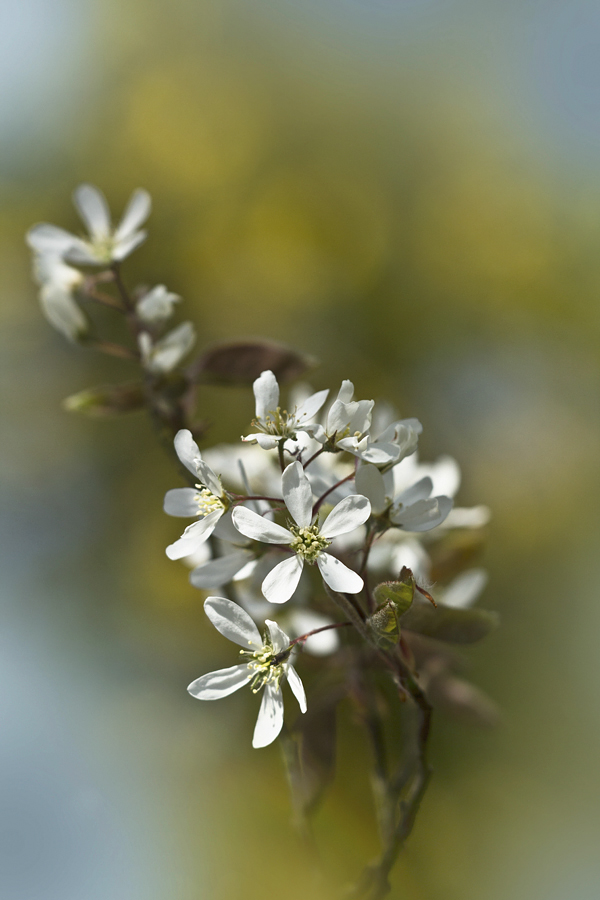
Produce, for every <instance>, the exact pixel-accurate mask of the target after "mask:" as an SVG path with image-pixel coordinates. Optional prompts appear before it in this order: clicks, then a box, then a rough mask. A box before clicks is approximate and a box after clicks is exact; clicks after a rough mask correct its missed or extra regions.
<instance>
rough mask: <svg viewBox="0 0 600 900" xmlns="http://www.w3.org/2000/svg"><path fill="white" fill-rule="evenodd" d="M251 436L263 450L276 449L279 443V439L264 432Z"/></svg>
mask: <svg viewBox="0 0 600 900" xmlns="http://www.w3.org/2000/svg"><path fill="white" fill-rule="evenodd" d="M249 437H250V438H251V439H252V440H255V441H256V443H257V444H258V446H259V447H261V448H262V449H263V450H274V449H275V447H276V446H277V444H278V443H279V441H276V440H275V438H274V437H272V436H271V435H270V434H262V432H261V433H259V434H251V435H250V436H249ZM245 440H248V438H245Z"/></svg>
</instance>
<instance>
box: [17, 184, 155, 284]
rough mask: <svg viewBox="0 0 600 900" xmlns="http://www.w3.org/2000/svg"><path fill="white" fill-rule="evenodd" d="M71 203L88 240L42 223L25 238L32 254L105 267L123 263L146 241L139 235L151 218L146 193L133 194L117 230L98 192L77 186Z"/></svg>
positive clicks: (141, 234) (92, 188)
mask: <svg viewBox="0 0 600 900" xmlns="http://www.w3.org/2000/svg"><path fill="white" fill-rule="evenodd" d="M73 202H74V204H75V207H76V208H77V211H78V213H79V215H80V216H81V218H82V219H83V221H84V223H85V225H86V226H87V229H88V233H89V234H88V238H87V239H84V238H80V237H77V235H74V234H71V233H70V232H68V231H65V230H64V229H63V228H58V227H57V226H56V225H49V224H47V223H45V222H44V223H41V224H39V225H34V226H33V228H31V229H30V230H29V232H28V234H27V241H28V243H29V245H30V246H31V247H33V249H34V250H36V251H37V252H39V253H53V254H55V255H57V256H60V257H61V258H62V259H65V260H67V261H68V262H72V263H75V264H76V265H86V266H105V265H110V263H114V262H120V261H121V260H123V259H125V257H127V256H129V254H130V253H132V252H133V251H134V250H135V249H136V247H138V246H139V245H140V244H141V243H142V241H144V240H145V239H146V232H145V231H140V226H141V225H142V224H143V223H144V222H145V221H146V219H147V218H148V216H149V215H150V207H151V200H150V195H149V194H148V193H147V191H143V190H139V189H138V190H137V191H134V192H133V194H132V195H131V199H130V200H129V203H128V204H127V208H126V209H125V212H124V213H123V218H122V219H121V221H120V223H119V225H117V227H116V228H113V225H112V223H111V218H110V210H109V208H108V204H107V202H106V198H105V197H104V194H103V193H102V192H101V191H99V190H98V188H96V187H93V186H92V185H90V184H80V185H79V187H78V188H77V189H76V190H75V192H74V194H73Z"/></svg>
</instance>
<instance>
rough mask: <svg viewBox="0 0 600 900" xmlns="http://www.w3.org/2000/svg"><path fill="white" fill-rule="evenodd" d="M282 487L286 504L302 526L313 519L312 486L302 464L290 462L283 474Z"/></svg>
mask: <svg viewBox="0 0 600 900" xmlns="http://www.w3.org/2000/svg"><path fill="white" fill-rule="evenodd" d="M281 489H282V492H283V499H284V500H285V505H286V506H287V508H288V509H289V511H290V512H291V514H292V516H293V517H294V519H295V521H296V523H297V524H298V525H299V526H300V528H305V527H306V526H307V525H310V523H311V521H312V502H313V501H312V488H311V486H310V481H309V480H308V478H307V477H306V475H305V474H304V469H303V468H302V464H301V463H299V462H293V463H290V464H289V466H287V468H286V469H285V471H284V473H283V475H282V476H281Z"/></svg>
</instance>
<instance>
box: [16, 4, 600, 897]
mask: <svg viewBox="0 0 600 900" xmlns="http://www.w3.org/2000/svg"><path fill="white" fill-rule="evenodd" d="M0 22H1V24H2V27H1V28H0V49H1V52H0V73H1V81H2V85H3V89H2V94H1V96H0V117H1V119H2V129H1V132H0V160H1V161H0V194H1V197H2V205H1V211H0V231H1V235H2V241H1V247H0V261H1V267H0V271H1V273H2V274H1V281H2V291H1V301H0V325H1V327H0V344H1V350H2V352H1V366H2V375H3V377H2V379H1V382H0V393H1V398H2V406H3V411H2V421H3V427H2V443H3V452H2V463H1V469H0V473H1V477H2V487H1V496H2V540H1V542H0V553H1V556H2V566H1V568H0V573H1V574H0V585H1V602H2V616H1V620H2V625H1V627H0V644H1V648H2V649H1V652H0V675H1V684H2V690H1V691H0V708H1V715H0V722H1V726H0V761H1V765H0V808H1V809H2V814H1V821H0V835H1V840H0V897H2V898H6V900H59V898H60V900H105V898H107V897H110V898H111V900H163V898H166V897H168V898H169V900H199V898H202V900H238V898H239V897H242V896H243V897H247V898H249V900H254V898H259V897H261V898H262V897H264V896H265V893H267V892H268V893H276V894H279V893H281V894H284V895H285V896H286V897H288V898H290V900H297V898H304V897H305V896H313V897H317V898H320V897H323V898H329V897H331V895H332V894H331V890H330V889H328V888H323V887H322V888H319V887H316V886H315V885H314V884H313V883H312V881H311V878H310V876H309V875H308V864H307V860H306V858H305V856H304V851H303V850H302V847H301V845H300V843H299V841H298V839H297V837H296V835H295V834H294V832H293V830H292V829H291V827H290V813H289V808H288V798H287V787H286V783H285V778H284V774H283V771H282V766H281V760H280V757H279V752H278V748H277V746H272V747H269V748H268V749H266V750H264V751H260V752H258V751H252V750H251V747H250V737H251V731H252V727H253V720H254V716H255V712H256V711H255V709H254V707H253V706H252V704H251V703H249V702H248V698H247V696H244V697H238V696H236V697H232V698H230V700H228V701H227V702H224V703H223V704H206V705H204V704H200V703H197V702H196V701H193V700H192V699H191V698H190V697H189V696H188V695H187V693H186V691H185V687H186V685H187V684H188V682H189V681H191V680H192V679H193V678H196V677H197V676H198V675H200V674H202V673H203V672H205V671H209V670H210V669H212V668H218V667H221V666H223V665H228V664H229V663H228V662H227V659H228V657H227V652H228V647H227V646H225V642H224V641H223V640H222V639H221V638H220V637H219V636H218V635H216V636H215V634H214V633H211V632H212V629H210V630H209V627H208V626H207V623H206V620H205V617H204V614H203V612H202V608H201V595H200V594H199V593H198V591H196V590H194V589H193V588H192V587H191V586H190V585H189V584H188V582H187V573H186V570H185V568H184V567H183V566H181V565H179V564H176V563H172V562H169V560H167V558H166V557H165V556H164V546H165V545H166V544H167V543H168V542H170V541H172V540H173V539H174V538H175V537H176V536H177V535H178V534H179V531H178V525H179V523H177V522H174V521H173V520H172V519H168V518H167V517H166V516H164V515H163V514H162V511H161V505H162V496H163V492H164V490H165V489H167V488H169V487H174V486H177V485H178V484H179V483H180V482H179V476H178V475H177V473H176V472H175V471H174V470H172V469H171V467H170V463H169V461H168V460H167V459H166V457H164V458H163V456H162V455H161V451H160V450H159V449H158V448H157V446H156V444H155V443H154V439H153V435H152V433H151V429H150V427H149V425H148V424H147V422H146V421H145V420H144V418H143V417H141V416H132V417H131V418H127V419H123V420H119V421H93V420H87V419H84V418H77V417H75V416H70V415H68V414H67V413H65V412H63V411H62V410H61V408H60V401H61V400H62V398H63V397H65V396H66V395H67V394H71V393H73V392H75V391H77V390H80V389H82V388H84V387H88V386H90V385H94V384H98V383H102V382H106V381H109V382H110V381H118V380H121V379H123V380H126V379H127V378H128V377H131V375H132V372H131V370H130V369H129V367H128V364H127V363H125V362H121V361H119V360H111V359H97V358H96V357H95V356H93V355H92V354H89V353H86V352H85V351H83V350H80V349H77V348H73V347H71V346H69V345H67V343H66V341H64V340H63V339H62V337H61V336H60V335H59V334H57V333H55V332H54V331H53V330H52V329H51V328H50V326H49V325H48V324H47V323H46V322H45V321H44V320H43V318H42V316H41V315H40V312H39V308H38V305H37V300H36V290H35V288H34V286H33V285H32V283H31V281H30V271H29V267H30V263H29V257H28V253H27V250H26V248H25V246H24V242H23V235H24V233H25V231H26V229H27V228H28V227H29V226H30V225H31V224H32V223H34V222H36V221H40V220H45V221H50V222H55V223H57V224H60V225H62V226H64V227H66V228H69V229H73V228H75V230H78V228H79V224H78V222H77V218H76V214H75V212H74V210H73V208H72V206H71V202H70V194H71V191H72V189H73V187H74V186H75V185H77V184H78V183H79V182H81V181H84V180H85V181H89V182H91V183H93V184H96V185H98V186H100V187H101V188H102V189H103V190H104V191H105V193H106V195H107V197H108V198H109V201H110V203H111V206H112V208H113V210H114V212H115V215H118V214H120V210H121V209H122V208H123V205H124V203H125V202H126V199H127V197H128V196H129V194H130V192H131V191H132V189H133V188H135V187H138V186H143V187H145V188H147V189H148V190H149V191H150V193H151V194H152V196H153V198H154V212H153V215H152V218H151V222H150V226H151V231H150V238H149V240H148V242H147V243H146V244H145V245H144V246H143V247H142V249H141V250H140V251H138V252H137V253H136V254H135V255H134V257H133V258H132V259H131V260H130V261H129V262H128V263H127V265H126V267H125V276H126V278H127V280H128V282H129V283H130V284H134V283H135V282H136V281H143V282H146V283H149V284H154V283H166V284H167V286H168V287H169V289H170V290H173V291H176V292H177V293H179V294H181V295H182V296H183V297H184V300H185V308H184V310H183V312H182V316H185V317H186V318H187V317H189V318H192V319H193V320H194V321H195V323H196V325H197V327H198V331H199V334H200V346H202V345H203V344H205V343H207V342H209V341H212V340H216V339H224V338H230V337H248V336H265V337H270V338H273V339H276V340H281V341H284V342H287V343H289V344H291V345H293V346H295V347H297V348H298V349H301V350H304V351H306V352H308V353H310V354H313V355H314V356H316V357H317V358H318V359H319V360H320V362H321V365H320V367H319V368H318V369H316V370H315V371H314V372H313V373H311V381H312V384H313V386H314V388H315V389H320V388H323V387H326V386H330V387H332V388H336V387H337V385H338V384H339V382H340V380H341V379H342V378H351V379H352V380H353V381H354V382H355V384H356V388H357V394H358V396H360V397H374V398H376V399H377V398H386V399H389V400H390V401H392V402H393V403H394V404H395V405H396V406H397V408H398V410H399V412H400V413H401V414H402V415H405V416H417V417H418V418H419V419H421V421H422V422H423V425H424V434H423V438H422V441H421V455H422V458H423V459H432V458H435V457H436V456H437V455H439V454H440V453H451V454H453V455H454V456H455V457H456V458H457V459H458V461H459V462H460V465H461V467H462V469H463V473H464V478H463V485H462V488H461V493H460V494H459V500H460V502H461V504H462V505H471V504H475V503H486V504H488V505H489V506H490V507H491V509H492V511H493V522H492V525H491V527H490V541H489V548H488V550H487V552H486V556H485V560H484V564H485V565H486V566H487V567H488V568H489V570H490V575H491V577H490V583H489V586H488V588H487V590H486V593H485V595H484V597H483V599H482V601H481V605H482V606H484V607H486V608H491V609H497V610H499V611H500V613H501V616H502V628H501V629H500V630H499V631H498V632H497V633H496V634H495V635H493V636H492V637H490V638H488V639H487V640H486V642H484V643H483V644H482V645H481V646H478V647H477V648H474V649H473V651H472V652H471V653H470V659H471V663H472V666H471V677H472V679H473V680H474V681H475V682H476V683H478V684H479V685H480V686H481V687H483V688H484V689H485V690H486V691H487V692H488V693H489V694H491V695H492V696H493V697H494V698H495V700H496V701H497V702H498V703H499V704H500V706H501V707H502V709H503V716H504V720H503V723H502V725H501V726H500V727H499V728H498V729H497V730H495V731H492V732H488V731H476V730H473V729H467V728H463V727H459V726H457V725H454V724H453V723H451V722H450V721H448V720H446V719H444V718H443V717H442V716H438V717H437V718H436V722H435V726H434V734H433V742H432V757H433V763H434V767H435V776H434V779H433V782H432V786H431V788H430V790H429V793H428V795H427V797H426V800H425V802H424V805H423V808H422V811H421V814H420V817H419V819H418V821H417V826H416V828H415V832H414V834H413V837H412V838H411V840H410V843H409V846H408V849H407V851H406V853H405V855H404V857H403V859H402V863H401V864H400V866H399V867H398V870H397V873H396V875H395V878H394V885H395V887H394V893H393V895H392V896H394V897H398V898H400V897H401V898H406V900H481V898H486V900H505V898H506V897H511V898H514V900H538V898H539V900H542V898H543V900H564V898H566V897H568V898H569V900H595V898H597V897H598V895H599V894H600V858H599V857H598V852H597V851H598V844H599V840H600V816H598V802H599V800H600V776H599V775H598V766H597V760H598V754H599V752H600V654H599V653H598V649H597V648H598V632H599V630H600V603H599V601H598V583H599V581H600V564H599V554H598V524H599V523H598V518H599V514H598V509H599V501H600V479H599V477H598V459H599V451H600V423H599V417H598V411H599V409H600V403H599V401H600V253H599V249H600V177H599V171H600V7H599V6H598V4H597V3H594V2H593V0H571V2H570V3H568V4H565V3H561V2H558V0H519V2H516V0H506V2H504V3H502V4H498V3H493V2H491V0H484V2H481V0H480V2H475V0H445V2H440V0H253V2H252V3H247V2H242V0H220V2H218V3H216V2H211V0H193V2H192V0H145V2H141V0H119V2H116V0H19V2H17V0H3V2H2V3H1V4H0ZM200 403H201V412H202V414H203V415H204V416H205V417H206V418H207V419H208V420H209V421H210V422H211V423H212V426H211V431H210V433H209V440H210V441H211V442H217V441H223V440H236V439H237V437H238V436H239V434H240V433H242V432H243V431H246V430H247V427H248V423H249V420H250V418H251V416H252V413H253V401H252V396H251V393H250V391H248V390H245V389H226V388H204V389H202V391H201V393H200ZM342 729H343V730H344V734H343V737H342V741H341V745H340V768H339V777H338V779H337V781H336V782H335V784H334V786H333V789H332V791H331V792H330V794H329V796H328V798H327V800H326V801H325V803H324V805H323V807H322V809H321V811H320V813H319V815H318V817H317V821H316V834H317V839H318V841H319V843H320V845H321V847H322V855H323V859H324V862H325V866H326V868H327V870H328V872H329V873H330V875H331V879H332V883H335V882H336V881H338V882H340V883H342V882H344V881H345V880H346V879H347V878H348V877H349V876H351V875H353V874H355V873H357V871H358V867H359V862H362V861H363V860H365V859H367V858H369V857H370V856H372V855H373V854H374V852H375V849H376V846H377V838H376V830H375V824H374V819H373V815H372V808H371V800H370V794H369V786H368V783H367V782H366V781H365V780H364V760H365V754H366V748H363V747H362V745H360V744H357V741H356V739H355V736H354V731H353V730H352V725H351V723H350V722H349V721H348V722H346V721H345V720H344V721H343V722H342Z"/></svg>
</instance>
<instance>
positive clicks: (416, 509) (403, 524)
mask: <svg viewBox="0 0 600 900" xmlns="http://www.w3.org/2000/svg"><path fill="white" fill-rule="evenodd" d="M451 509H452V500H451V499H450V497H431V498H430V499H429V500H417V502H416V503H413V504H412V506H408V507H406V509H401V510H399V511H398V512H396V513H392V515H391V516H390V519H391V520H392V522H393V523H394V525H397V526H398V527H399V528H403V529H404V530H405V531H419V532H420V531H431V529H432V528H436V527H437V526H438V525H440V524H441V523H442V522H443V521H444V519H445V518H446V516H447V515H448V513H449V512H450V510H451Z"/></svg>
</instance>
